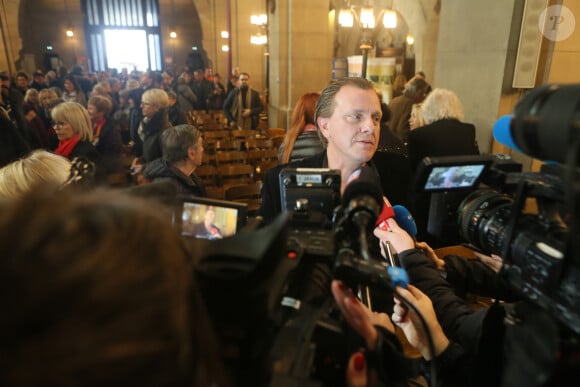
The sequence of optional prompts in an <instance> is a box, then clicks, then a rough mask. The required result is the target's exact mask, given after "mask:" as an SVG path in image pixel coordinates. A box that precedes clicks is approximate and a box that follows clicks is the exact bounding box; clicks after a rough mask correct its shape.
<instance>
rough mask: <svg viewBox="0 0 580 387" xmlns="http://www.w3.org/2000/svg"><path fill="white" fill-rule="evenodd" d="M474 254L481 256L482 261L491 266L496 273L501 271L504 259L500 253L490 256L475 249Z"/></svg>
mask: <svg viewBox="0 0 580 387" xmlns="http://www.w3.org/2000/svg"><path fill="white" fill-rule="evenodd" d="M473 254H475V256H476V257H477V258H479V260H480V261H481V262H483V263H484V264H486V265H487V266H489V267H490V268H491V269H492V270H493V271H495V272H496V273H499V271H500V270H501V267H502V266H503V259H502V258H501V257H500V256H499V255H495V254H492V255H491V256H489V255H485V254H482V253H479V252H477V251H474V252H473Z"/></svg>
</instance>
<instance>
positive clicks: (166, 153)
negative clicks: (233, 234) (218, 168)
mask: <svg viewBox="0 0 580 387" xmlns="http://www.w3.org/2000/svg"><path fill="white" fill-rule="evenodd" d="M160 140H161V151H162V153H163V156H162V158H160V159H156V160H154V161H152V162H150V163H147V164H145V168H144V170H143V176H144V177H145V178H146V179H148V180H151V181H153V182H159V181H169V182H171V183H172V184H174V185H175V187H176V188H177V193H178V194H185V195H195V196H202V197H205V196H207V193H206V191H205V187H204V185H203V182H202V181H201V179H200V178H199V177H197V176H196V175H195V173H194V171H195V168H197V167H198V166H200V165H201V162H202V158H203V150H204V149H203V138H202V137H201V131H200V130H199V129H197V128H196V127H194V126H192V125H177V126H174V127H171V128H168V129H166V130H164V131H163V133H162V134H161V138H160Z"/></svg>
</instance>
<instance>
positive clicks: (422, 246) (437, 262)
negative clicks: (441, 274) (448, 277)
mask: <svg viewBox="0 0 580 387" xmlns="http://www.w3.org/2000/svg"><path fill="white" fill-rule="evenodd" d="M415 247H417V248H418V249H421V250H423V251H424V252H425V255H426V256H428V257H429V258H431V260H432V261H433V263H434V264H435V266H436V267H437V269H438V270H443V269H444V268H445V261H444V260H442V259H441V258H439V257H438V256H437V254H435V251H434V250H433V249H432V248H431V246H429V245H428V244H427V242H415Z"/></svg>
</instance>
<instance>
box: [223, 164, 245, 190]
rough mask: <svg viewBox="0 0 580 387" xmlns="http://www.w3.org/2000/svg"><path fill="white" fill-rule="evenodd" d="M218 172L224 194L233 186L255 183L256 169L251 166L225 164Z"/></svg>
mask: <svg viewBox="0 0 580 387" xmlns="http://www.w3.org/2000/svg"><path fill="white" fill-rule="evenodd" d="M217 171H218V176H219V180H220V185H221V186H222V187H223V189H224V192H225V191H226V190H227V189H228V188H229V187H231V186H233V185H239V184H248V183H253V182H254V167H252V166H251V165H249V164H223V165H219V166H218V167H217Z"/></svg>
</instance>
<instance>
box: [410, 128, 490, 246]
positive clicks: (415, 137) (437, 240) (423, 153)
mask: <svg viewBox="0 0 580 387" xmlns="http://www.w3.org/2000/svg"><path fill="white" fill-rule="evenodd" d="M407 140H408V141H407V152H408V154H409V161H410V164H411V171H412V174H413V180H412V181H413V182H415V181H416V177H417V169H418V166H419V164H420V162H421V160H423V158H424V157H427V156H429V157H441V156H459V155H474V154H479V148H478V145H477V141H476V137H475V126H473V125H472V124H467V123H463V122H460V121H458V120H456V119H444V120H438V121H435V122H432V123H431V124H428V125H425V126H422V127H419V128H417V129H414V130H412V131H411V132H409V136H408V138H407ZM412 192H413V197H412V203H413V204H412V207H413V211H414V212H413V216H414V218H415V221H416V223H417V229H418V236H417V237H418V238H419V239H421V240H425V241H426V242H427V243H429V244H430V245H431V247H433V248H437V247H442V246H447V245H453V244H457V243H459V241H460V240H461V239H460V236H459V233H458V227H457V220H456V219H455V217H454V216H449V215H448V214H451V213H454V212H455V211H456V210H457V207H458V206H459V203H460V202H461V201H462V200H463V198H464V197H465V196H466V192H461V191H456V192H450V193H447V194H441V193H438V194H429V193H424V192H420V191H419V190H418V188H417V187H415V190H413V191H412ZM432 198H436V199H437V200H438V201H437V202H436V203H431V200H432ZM432 209H440V210H439V211H438V212H437V213H438V215H436V216H435V215H430V210H431V213H432V214H435V212H434V211H432Z"/></svg>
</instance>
